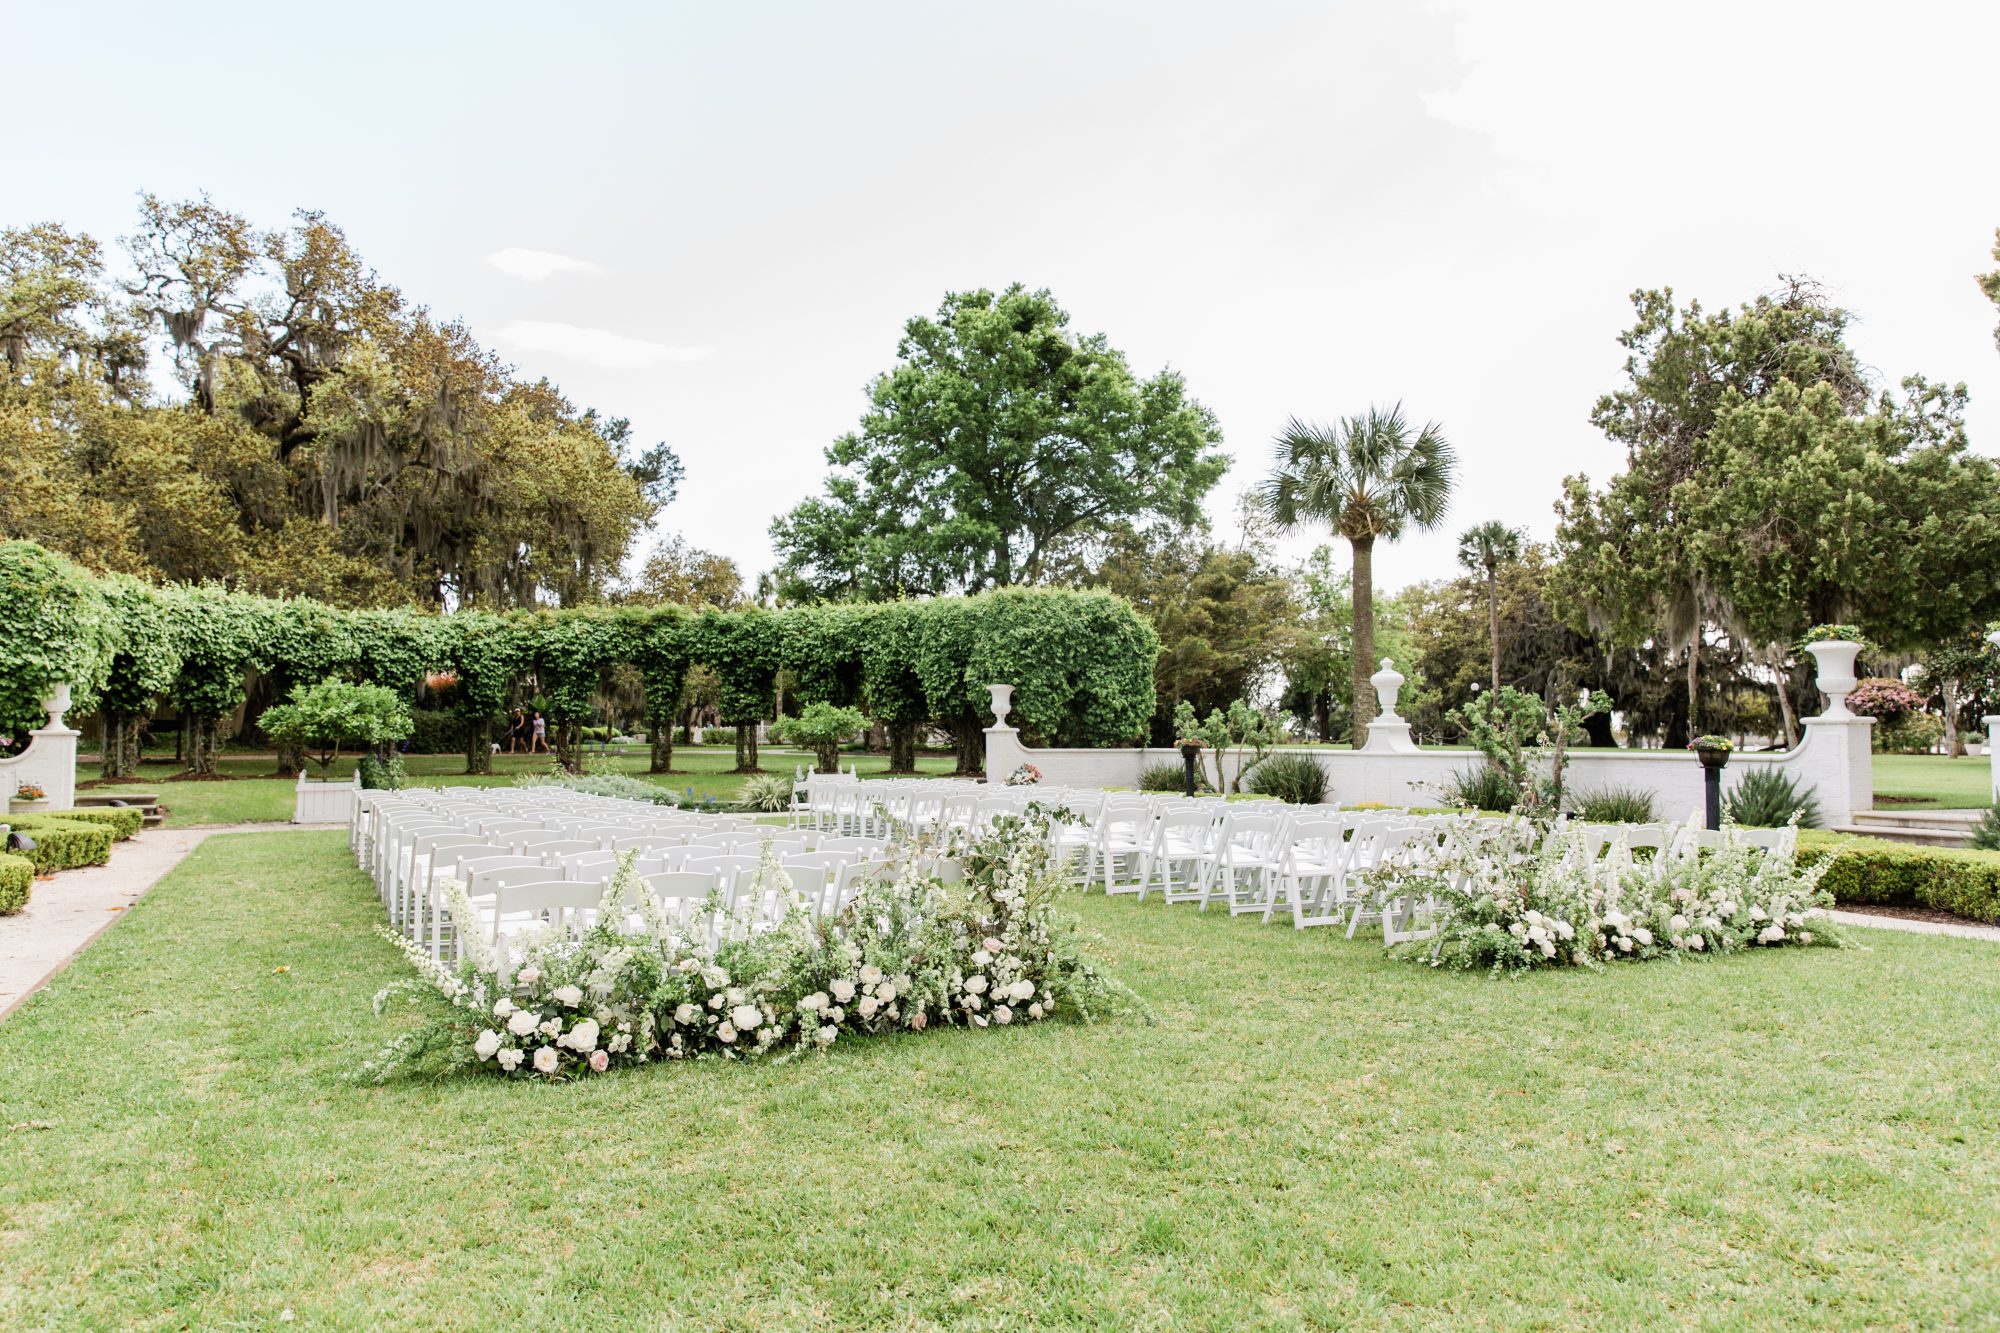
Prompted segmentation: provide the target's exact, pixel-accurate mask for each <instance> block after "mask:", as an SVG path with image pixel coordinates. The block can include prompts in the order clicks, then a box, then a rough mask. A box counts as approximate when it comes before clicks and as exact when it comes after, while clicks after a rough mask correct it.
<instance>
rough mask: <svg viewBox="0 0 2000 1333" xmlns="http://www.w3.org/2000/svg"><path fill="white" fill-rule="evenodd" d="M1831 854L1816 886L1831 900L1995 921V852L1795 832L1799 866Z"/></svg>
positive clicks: (1998, 915) (1998, 882) (1998, 877)
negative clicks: (1829, 895) (1914, 909)
mask: <svg viewBox="0 0 2000 1333" xmlns="http://www.w3.org/2000/svg"><path fill="white" fill-rule="evenodd" d="M1829 858H1831V859H1832V860H1833V864H1832V865H1831V866H1829V867H1828V868H1827V871H1826V875H1825V877H1824V878H1822V879H1821V880H1820V887H1821V888H1823V889H1825V890H1827V891H1828V892H1830V893H1832V894H1833V897H1834V901H1836V902H1841V903H1855V904H1862V905H1867V904H1879V905H1881V906H1885V907H1928V908H1930V909H1932V910H1933V911H1938V912H1950V913H1952V914H1953V915H1954V916H1962V917H1965V918H1967V919H1968V920H1972V921H1984V922H1987V923H1990V924H2000V852H1989V851H1958V850H1953V849H1947V848H1940V847H1912V846H1909V845H1907V844H1905V843H1900V842H1890V841H1888V840H1887V839H1883V838H1855V837H1849V836H1847V835H1845V834H1836V833H1817V832H1809V833H1803V834H1801V835H1800V836H1799V864H1800V865H1802V866H1807V865H1813V864H1815V863H1817V862H1819V861H1822V860H1826V859H1829Z"/></svg>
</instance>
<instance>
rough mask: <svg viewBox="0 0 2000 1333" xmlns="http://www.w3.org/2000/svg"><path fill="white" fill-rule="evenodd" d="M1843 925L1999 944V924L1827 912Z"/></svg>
mask: <svg viewBox="0 0 2000 1333" xmlns="http://www.w3.org/2000/svg"><path fill="white" fill-rule="evenodd" d="M1827 915H1828V916H1830V917H1832V918H1833V919H1834V920H1835V921H1838V922H1839V923H1840V924H1841V925H1843V926H1867V927H1869V928H1870V929H1872V930H1907V931H1909V932H1910V933H1911V934H1913V935H1954V936H1956V937H1958V938H1959V939H1962V940H1990V941H1992V942H1993V943H1996V944H2000V926H1977V925H1974V924H1972V923H1971V922H1969V921H1964V922H1959V921H1919V920H1916V919H1913V918H1911V917H1907V916H1884V915H1882V914H1881V913H1879V912H1839V911H1835V912H1828V913H1827Z"/></svg>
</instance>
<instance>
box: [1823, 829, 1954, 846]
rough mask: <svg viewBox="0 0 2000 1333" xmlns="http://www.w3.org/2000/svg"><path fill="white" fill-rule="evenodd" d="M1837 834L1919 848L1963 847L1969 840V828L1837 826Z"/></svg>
mask: <svg viewBox="0 0 2000 1333" xmlns="http://www.w3.org/2000/svg"><path fill="white" fill-rule="evenodd" d="M1832 831H1833V832H1835V833H1853V834H1856V835H1858V836H1860V837H1864V838H1881V839H1883V840H1885V841H1887V842H1907V843H1910V844H1912V845H1913V846H1919V847H1963V846H1965V844H1966V842H1967V841H1968V839H1969V835H1970V834H1971V830H1970V829H1969V828H1921V827H1918V826H1915V825H1911V824H1893V823H1879V824H1862V823H1853V824H1835V825H1834V826H1833V828H1832Z"/></svg>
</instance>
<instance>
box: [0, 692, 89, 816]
mask: <svg viewBox="0 0 2000 1333" xmlns="http://www.w3.org/2000/svg"><path fill="white" fill-rule="evenodd" d="M42 707H43V708H44V709H45V710H46V711H47V713H48V715H49V724H48V725H47V726H45V727H37V728H35V730H34V731H32V732H30V733H29V734H30V735H31V736H32V737H33V740H31V741H30V742H29V744H28V748H27V749H25V750H23V751H21V753H19V754H17V755H15V756H14V757H13V758H12V759H0V814H6V813H7V812H8V810H9V809H11V808H12V802H13V800H14V793H15V792H16V791H17V790H19V789H20V788H21V787H22V786H35V787H40V788H41V789H42V790H43V791H45V792H47V793H48V805H47V807H46V808H47V809H50V810H68V809H70V808H71V807H73V806H75V804H76V738H77V737H78V736H79V735H81V734H82V733H81V732H79V731H77V730H76V729H75V728H74V727H70V726H67V725H65V724H64V722H63V714H64V713H67V712H68V711H69V686H67V685H63V686H59V687H58V688H57V690H56V692H55V693H54V694H51V695H50V696H49V697H48V698H47V699H45V700H43V701H42Z"/></svg>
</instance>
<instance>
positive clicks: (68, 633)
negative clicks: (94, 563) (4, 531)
mask: <svg viewBox="0 0 2000 1333" xmlns="http://www.w3.org/2000/svg"><path fill="white" fill-rule="evenodd" d="M117 647H118V627H117V625H116V624H115V623H114V622H113V621H112V619H111V617H110V615H109V613H108V610H107V608H106V606H105V603H104V597H103V594H102V592H101V591H100V590H99V587H98V584H97V583H96V581H95V580H93V579H92V578H91V577H90V575H88V574H86V573H85V572H84V571H83V570H81V569H79V568H78V567H77V566H76V565H74V564H72V563H71V562H70V561H68V560H66V559H64V558H63V557H62V556H59V555H57V554H56V553H55V552H53V551H48V550H44V549H43V548H42V547H40V546H37V545H35V543H33V542H24V541H13V542H0V735H6V736H11V737H13V738H15V739H16V740H19V739H20V738H22V737H25V736H26V734H27V733H28V732H30V731H33V730H34V729H35V728H37V727H41V726H45V725H47V723H48V714H47V713H46V712H45V711H44V710H43V707H42V701H43V700H44V699H47V698H48V697H49V696H50V695H51V694H54V693H55V692H56V688H57V687H58V686H61V685H68V686H69V687H70V707H71V708H72V709H73V710H74V711H76V712H79V713H81V712H88V711H89V710H90V709H92V708H94V707H96V705H97V697H98V694H99V692H100V691H101V690H102V689H103V688H104V682H105V678H106V676H107V675H108V674H109V671H110V668H111V659H112V655H113V653H114V652H115V651H116V649H117Z"/></svg>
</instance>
